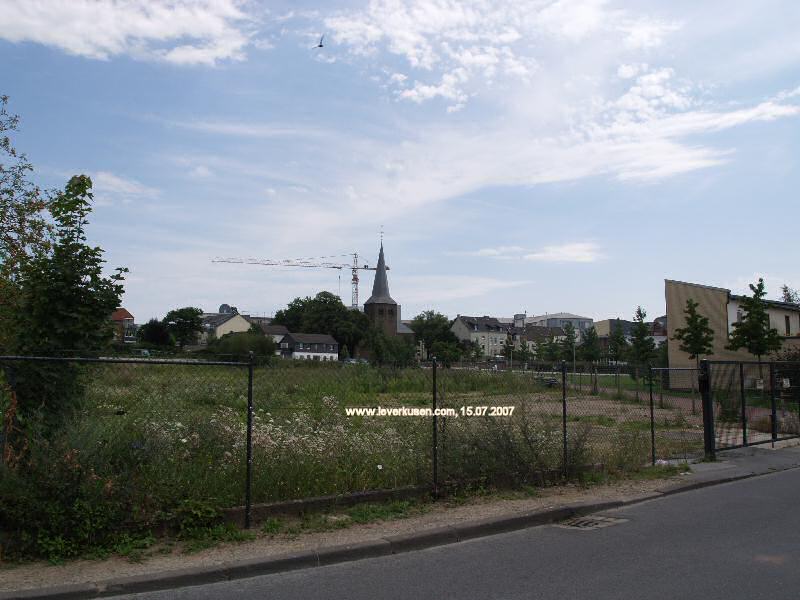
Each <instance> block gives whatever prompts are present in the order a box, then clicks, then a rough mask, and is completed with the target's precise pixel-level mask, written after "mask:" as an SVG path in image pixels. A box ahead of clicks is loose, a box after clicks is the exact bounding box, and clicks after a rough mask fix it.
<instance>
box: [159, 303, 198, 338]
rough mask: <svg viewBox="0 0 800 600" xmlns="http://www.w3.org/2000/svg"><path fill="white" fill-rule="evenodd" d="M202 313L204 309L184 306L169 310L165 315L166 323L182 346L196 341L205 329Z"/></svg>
mask: <svg viewBox="0 0 800 600" xmlns="http://www.w3.org/2000/svg"><path fill="white" fill-rule="evenodd" d="M202 314H203V311H202V309H199V308H197V307H194V306H184V307H183V308H176V309H174V310H171V311H169V312H168V313H167V315H166V316H165V317H164V323H165V324H166V325H167V328H168V329H169V332H170V333H171V334H172V336H173V337H174V338H175V340H176V341H177V342H178V345H179V346H180V347H181V348H183V347H184V346H186V345H187V344H191V343H192V342H194V341H195V340H196V339H197V335H198V334H199V333H200V332H201V331H202V330H203V320H202V318H201V315H202Z"/></svg>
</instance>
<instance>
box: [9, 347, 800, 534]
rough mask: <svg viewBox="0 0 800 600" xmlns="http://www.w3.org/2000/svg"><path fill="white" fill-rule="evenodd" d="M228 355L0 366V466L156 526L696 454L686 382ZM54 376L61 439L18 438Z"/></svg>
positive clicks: (530, 369)
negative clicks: (60, 389) (199, 505)
mask: <svg viewBox="0 0 800 600" xmlns="http://www.w3.org/2000/svg"><path fill="white" fill-rule="evenodd" d="M224 358H225V360H218V361H200V360H155V359H147V358H139V359H134V358H93V359H86V358H83V359H78V358H69V359H65V358H60V359H53V358H40V359H37V358H31V357H0V373H2V375H0V377H2V381H0V383H2V385H1V386H0V409H2V414H3V415H5V416H6V421H5V423H4V427H3V433H2V435H3V436H4V437H3V438H2V440H0V441H1V442H2V449H3V461H4V464H5V465H6V466H9V465H12V463H13V462H14V459H15V456H19V457H21V456H23V455H24V456H26V460H27V461H28V462H27V463H26V464H28V465H30V464H34V463H36V464H38V465H39V467H38V468H39V469H40V470H39V471H37V472H36V473H28V475H27V476H28V477H40V478H42V480H43V481H44V480H46V482H45V483H46V485H53V486H55V487H53V489H54V490H57V489H60V488H59V487H58V486H59V485H62V483H63V481H62V480H60V479H58V478H62V479H64V481H67V480H68V481H79V480H80V481H82V482H83V483H82V484H81V485H84V484H85V485H89V486H94V487H93V488H92V489H94V488H97V489H96V491H97V493H98V494H99V496H98V497H99V498H101V499H102V500H103V501H104V502H114V503H119V505H120V506H121V507H123V508H124V510H126V511H131V515H130V518H131V519H134V520H138V522H156V521H157V520H158V518H160V516H161V517H163V515H164V514H166V513H167V512H168V511H169V510H171V509H172V508H174V507H175V506H176V505H177V504H179V503H181V502H185V501H194V500H197V501H205V502H210V503H213V504H214V505H217V506H223V507H234V506H242V505H244V506H246V507H248V510H246V514H247V515H249V514H250V513H249V507H250V505H251V504H252V503H263V502H280V501H288V500H296V499H303V498H309V497H319V496H329V495H343V494H349V493H354V492H364V491H371V490H396V489H401V488H408V487H416V488H429V489H432V491H433V492H434V493H435V494H438V493H440V492H442V491H446V489H447V488H449V487H465V486H507V485H509V486H518V485H537V484H542V483H545V482H552V481H555V480H560V479H562V478H564V477H573V476H576V475H578V474H579V473H581V472H583V471H585V470H586V469H594V470H597V469H600V470H606V471H624V470H631V469H633V470H635V469H639V468H641V467H643V466H645V465H647V464H653V463H656V462H657V461H658V460H667V461H679V460H686V459H687V458H689V457H691V456H694V455H697V454H699V453H701V452H702V450H703V436H702V419H701V417H700V416H699V412H700V405H699V400H698V398H699V396H698V388H697V377H696V376H697V373H696V372H695V371H694V370H675V369H673V370H667V369H653V370H649V369H637V368H635V367H629V366H625V365H610V366H609V365H605V366H599V365H588V364H577V365H571V364H569V363H555V364H554V363H536V364H533V363H530V364H528V365H525V368H516V369H513V370H512V369H494V368H492V367H484V368H480V367H472V366H465V365H461V366H453V367H452V368H444V367H443V366H442V365H441V364H437V363H435V362H434V363H432V364H428V365H422V366H420V367H413V368H391V367H375V366H371V365H367V364H349V363H322V362H313V361H302V362H301V361H284V360H271V361H270V360H266V357H262V358H259V357H231V356H227V357H224ZM65 373H68V374H70V378H71V379H70V381H72V382H73V383H74V389H72V390H71V392H70V394H71V397H72V398H73V400H74V403H73V404H72V405H70V406H69V407H68V410H66V409H65V410H62V409H64V408H65V407H63V406H62V407H60V408H59V407H58V406H54V408H57V409H58V412H59V415H60V417H59V418H60V419H61V420H60V422H59V426H58V428H56V429H50V430H49V431H48V433H47V435H38V434H37V432H36V431H35V430H33V429H31V428H27V429H26V427H27V425H26V423H25V422H24V420H22V419H20V418H18V417H20V416H22V415H23V413H24V411H23V410H21V409H22V408H27V409H30V408H31V406H32V404H31V402H33V404H36V403H37V402H39V401H40V399H43V398H45V397H46V398H47V400H46V401H47V402H50V403H56V405H57V403H58V402H60V401H61V400H63V399H65V398H66V396H63V397H62V396H60V395H59V394H58V393H56V394H53V393H52V389H50V391H49V392H47V390H45V388H44V387H41V385H43V384H42V383H41V382H42V381H45V380H47V379H48V378H51V377H52V378H55V379H54V381H56V383H57V382H58V381H62V382H63V381H66V379H60V380H59V379H58V378H59V377H65ZM788 376H789V377H790V378H792V377H795V375H792V374H790V375H788ZM792 381H794V380H793V379H792ZM37 386H39V387H38V388H37ZM37 390H38V391H37ZM45 392H47V393H45ZM37 393H38V394H41V398H40V397H39V396H37V395H36V394H37ZM48 394H49V395H48ZM21 403H23V404H25V403H27V404H26V406H25V407H23V406H22V405H21ZM248 407H249V408H250V410H248ZM795 407H796V404H795ZM37 410H38V409H37ZM28 414H30V413H28ZM794 414H797V413H796V411H795V413H794ZM15 415H16V416H17V417H15ZM26 418H27V417H26ZM22 439H24V440H26V442H25V444H27V445H25V444H20V443H19V440H22ZM248 467H249V468H248ZM18 472H19V473H21V472H22V471H21V470H19V469H18ZM31 481H32V480H31ZM65 485H67V484H65ZM70 485H71V484H70ZM48 489H49V488H48ZM52 494H55V495H56V496H57V495H58V492H57V491H56V492H52ZM52 494H51V495H52Z"/></svg>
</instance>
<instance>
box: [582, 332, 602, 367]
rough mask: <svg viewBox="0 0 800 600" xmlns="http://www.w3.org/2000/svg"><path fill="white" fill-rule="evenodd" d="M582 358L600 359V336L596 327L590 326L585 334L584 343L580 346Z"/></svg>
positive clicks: (589, 359) (594, 360)
mask: <svg viewBox="0 0 800 600" xmlns="http://www.w3.org/2000/svg"><path fill="white" fill-rule="evenodd" d="M578 350H579V353H580V357H581V360H585V361H587V362H591V363H594V362H597V361H599V360H600V338H599V337H598V336H597V331H596V330H595V328H594V327H589V329H587V330H586V331H585V332H584V334H583V343H582V344H581V345H580V346H579V347H578Z"/></svg>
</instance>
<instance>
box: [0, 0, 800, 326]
mask: <svg viewBox="0 0 800 600" xmlns="http://www.w3.org/2000/svg"><path fill="white" fill-rule="evenodd" d="M799 27H800V4H798V3H797V2H793V1H785V2H779V1H764V2H758V3H754V2H751V1H749V0H740V1H736V0H725V1H719V2H715V1H706V2H702V3H697V2H689V1H674V2H669V3H666V2H655V1H652V2H646V1H645V2H641V1H639V2H614V1H611V0H609V1H603V0H586V1H582V2H579V1H575V2H569V1H566V0H558V1H554V0H536V1H531V2H492V1H489V0H480V1H463V2H455V1H442V0H436V1H428V2H423V1H422V0H392V1H389V0H386V1H375V2H344V3H333V2H326V3H319V4H316V5H315V4H310V3H297V2H264V3H262V2H255V1H249V2H248V1H244V2H238V1H236V0H216V1H213V0H198V1H196V2H189V1H177V0H148V1H147V2H136V1H125V2H123V1H111V0H50V1H47V0H40V1H37V0H0V65H2V68H1V69H0V73H2V77H0V93H4V94H7V95H9V96H10V97H11V104H10V109H11V111H12V112H15V113H17V114H19V115H20V116H21V117H22V124H21V131H20V133H19V135H17V136H16V139H15V143H16V145H17V147H18V148H19V149H21V150H23V151H25V152H26V153H27V154H28V156H29V158H30V160H31V161H32V162H33V164H34V165H35V166H36V172H35V178H36V180H37V182H39V183H41V184H42V185H44V186H47V187H62V186H63V185H64V183H65V182H66V180H67V179H68V177H69V176H70V175H71V174H74V173H79V172H83V173H87V174H89V175H91V176H92V178H93V180H94V183H95V192H96V201H97V202H96V207H95V211H94V213H93V217H92V225H91V228H90V231H89V233H90V236H91V240H92V241H93V242H95V243H97V244H99V245H101V246H102V247H103V248H104V249H105V250H106V256H107V259H108V266H109V269H110V268H111V267H116V266H126V267H128V268H129V269H130V271H131V273H130V276H129V278H128V281H127V284H126V294H125V298H124V305H125V306H126V307H127V308H128V309H129V310H131V312H132V313H133V314H134V315H135V316H136V319H137V322H143V321H145V320H147V319H148V318H150V317H153V316H159V317H160V316H163V315H164V313H166V311H167V310H169V309H171V308H174V307H177V306H185V305H195V306H200V307H201V308H203V309H205V310H215V309H216V307H217V306H218V305H219V304H221V303H223V302H225V303H229V304H233V305H236V306H238V307H239V309H240V310H242V311H248V312H251V313H253V314H267V315H269V314H272V313H273V312H274V311H275V310H277V309H280V308H281V307H283V306H285V304H286V303H287V302H288V301H289V300H291V299H292V298H294V297H296V296H305V295H312V294H314V293H316V292H318V291H320V290H322V289H328V290H330V291H333V292H339V290H341V294H342V296H343V298H344V300H345V302H346V303H349V298H350V286H349V272H347V271H343V272H341V283H340V282H339V273H340V272H339V271H335V270H312V269H285V268H283V269H282V268H265V267H256V266H250V265H231V264H214V263H212V262H211V259H212V258H214V257H216V256H234V257H254V258H294V257H316V256H331V255H342V254H346V253H351V252H359V253H360V254H361V255H362V257H364V258H365V259H366V260H368V261H370V262H371V263H373V264H374V262H375V261H376V260H377V249H378V244H379V232H380V230H381V227H383V229H384V231H385V237H384V239H385V247H386V258H387V263H388V264H389V265H390V267H391V271H390V274H389V280H390V288H391V292H392V296H393V297H394V298H395V299H396V300H397V301H398V302H399V303H401V304H402V305H403V315H404V317H407V318H410V317H412V316H413V315H414V314H416V313H418V312H419V311H421V310H425V309H430V308H432V309H436V310H439V311H441V312H444V313H446V314H449V315H450V316H455V315H456V314H458V313H460V314H490V315H496V316H511V315H513V314H514V313H515V312H522V311H527V312H528V314H541V313H544V312H557V311H569V312H576V313H579V314H585V315H588V316H591V317H594V318H596V319H603V318H609V317H617V316H619V317H627V318H630V317H631V316H632V314H633V312H634V310H635V308H636V306H637V305H638V304H642V305H643V306H644V307H645V309H646V310H647V311H648V314H649V316H651V317H654V316H657V315H660V314H663V312H664V284H663V280H664V279H665V278H670V279H680V280H686V281H693V282H698V283H708V284H711V285H717V286H723V287H728V288H731V289H733V290H734V291H737V292H743V291H746V289H747V284H748V283H749V282H752V281H753V280H754V279H755V278H756V277H758V276H763V277H764V278H765V279H766V281H767V285H768V290H769V291H770V292H771V294H772V295H773V296H776V295H777V293H778V288H779V286H780V285H781V284H783V283H788V284H789V285H790V286H792V287H796V288H797V287H800V265H799V264H798V261H797V251H796V238H797V231H798V227H800V219H798V217H799V216H800V210H798V208H797V190H798V188H800V185H798V184H800V169H798V166H799V165H798V163H799V162H800V158H798V157H800V36H798V35H797V31H798V28H799ZM322 33H324V34H325V43H324V48H321V49H312V46H314V45H315V44H316V42H317V40H318V39H319V36H320V35H321V34H322ZM342 260H343V261H347V260H348V259H347V257H343V258H342ZM362 278H363V279H362V286H361V295H362V302H363V300H364V299H365V298H366V297H367V296H368V295H369V290H370V288H371V283H372V282H371V279H372V277H371V274H369V273H364V274H362Z"/></svg>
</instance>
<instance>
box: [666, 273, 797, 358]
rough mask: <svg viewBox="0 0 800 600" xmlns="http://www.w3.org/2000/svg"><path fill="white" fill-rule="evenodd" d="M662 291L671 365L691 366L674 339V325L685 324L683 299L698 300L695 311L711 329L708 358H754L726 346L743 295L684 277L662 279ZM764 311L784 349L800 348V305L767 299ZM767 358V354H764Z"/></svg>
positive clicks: (738, 312) (676, 327)
mask: <svg viewBox="0 0 800 600" xmlns="http://www.w3.org/2000/svg"><path fill="white" fill-rule="evenodd" d="M664 295H665V296H666V301H667V315H666V317H667V319H666V321H667V322H666V326H667V336H666V338H667V355H668V358H669V366H670V367H673V368H674V367H694V366H695V361H694V360H692V359H690V358H689V356H688V355H687V354H686V353H685V352H681V350H680V342H678V341H675V340H673V339H672V338H673V337H674V336H675V332H676V330H677V329H679V328H681V327H685V326H686V315H685V314H684V312H683V311H684V309H685V308H686V301H687V300H688V299H690V298H691V299H692V300H694V301H695V302H697V304H698V306H697V311H698V312H699V313H700V314H702V315H703V316H704V317H707V318H708V325H709V327H710V328H711V329H712V330H713V332H714V343H713V349H714V352H713V353H712V354H711V355H710V356H707V357H704V358H708V359H710V360H756V357H754V356H753V355H752V354H749V353H748V352H747V351H746V350H744V349H741V350H736V351H733V350H728V349H726V348H725V346H726V345H727V344H728V340H729V337H730V334H731V333H732V332H733V324H734V323H736V322H737V321H740V320H741V319H742V317H743V311H742V308H741V301H742V298H743V296H737V295H735V294H732V293H731V291H730V290H728V289H725V288H718V287H712V286H709V285H701V284H697V283H686V282H683V281H673V280H670V279H666V280H665V281H664ZM766 302H767V314H768V315H769V323H770V326H771V327H773V328H775V329H777V330H778V333H779V334H780V335H781V336H782V343H783V349H788V348H800V306H798V305H796V304H789V303H786V302H777V301H775V300H767V301H766ZM764 358H767V357H764Z"/></svg>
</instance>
